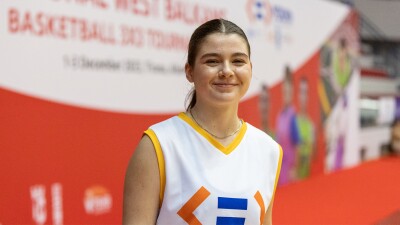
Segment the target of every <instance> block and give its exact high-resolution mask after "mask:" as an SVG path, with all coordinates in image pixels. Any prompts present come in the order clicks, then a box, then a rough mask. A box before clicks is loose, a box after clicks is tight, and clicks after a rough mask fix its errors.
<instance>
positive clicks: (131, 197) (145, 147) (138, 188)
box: [123, 135, 160, 225]
mask: <svg viewBox="0 0 400 225" xmlns="http://www.w3.org/2000/svg"><path fill="white" fill-rule="evenodd" d="M159 194H160V174H159V170H158V163H157V156H156V152H155V149H154V146H153V143H152V141H151V139H150V138H149V137H148V136H147V135H144V136H143V138H142V139H141V140H140V142H139V145H138V146H137V148H136V150H135V152H134V154H133V156H132V158H131V160H130V162H129V165H128V168H127V171H126V175H125V185H124V200H123V201H124V203H123V224H126V225H128V224H129V225H143V224H146V225H147V224H149V225H150V224H156V220H157V216H158V210H159V204H160V203H159V200H160V199H159V196H160V195H159Z"/></svg>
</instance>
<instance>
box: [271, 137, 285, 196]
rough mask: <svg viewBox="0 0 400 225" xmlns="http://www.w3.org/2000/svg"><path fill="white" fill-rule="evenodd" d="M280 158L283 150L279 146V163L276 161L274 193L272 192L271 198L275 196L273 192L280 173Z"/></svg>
mask: <svg viewBox="0 0 400 225" xmlns="http://www.w3.org/2000/svg"><path fill="white" fill-rule="evenodd" d="M282 157H283V150H282V146H281V145H279V161H278V168H276V175H275V185H274V192H272V198H274V196H275V190H276V186H277V184H278V180H279V174H280V173H281V166H282Z"/></svg>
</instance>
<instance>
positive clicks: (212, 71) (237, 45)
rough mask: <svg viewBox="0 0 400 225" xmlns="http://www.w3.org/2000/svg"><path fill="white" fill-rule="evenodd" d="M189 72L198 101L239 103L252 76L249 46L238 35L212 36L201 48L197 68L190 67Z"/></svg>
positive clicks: (217, 34) (188, 76) (220, 34)
mask: <svg viewBox="0 0 400 225" xmlns="http://www.w3.org/2000/svg"><path fill="white" fill-rule="evenodd" d="M185 71H186V77H187V79H188V80H189V82H193V83H194V86H195V89H196V98H197V101H202V102H207V103H208V104H213V105H222V104H231V103H239V100H240V99H241V98H242V97H243V96H244V94H245V93H246V91H247V89H248V88H249V85H250V80H251V76H252V65H251V62H250V58H249V51H248V49H247V45H246V42H245V40H244V39H243V38H242V37H240V36H239V35H237V34H222V33H214V34H210V35H208V36H207V37H206V38H205V39H204V40H203V42H202V43H201V45H200V46H199V48H198V53H197V55H196V58H195V62H194V65H193V66H189V65H186V67H185Z"/></svg>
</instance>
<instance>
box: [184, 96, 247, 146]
mask: <svg viewBox="0 0 400 225" xmlns="http://www.w3.org/2000/svg"><path fill="white" fill-rule="evenodd" d="M190 111H191V116H192V117H193V119H194V120H195V122H197V123H198V125H199V126H200V127H202V128H203V129H205V130H206V131H207V132H209V133H211V135H212V136H214V137H215V136H217V137H229V136H233V135H231V134H235V131H237V130H238V129H239V128H240V126H241V122H240V119H239V118H238V115H237V112H238V106H237V105H234V106H228V107H210V106H209V105H207V106H204V105H203V104H201V102H197V103H196V105H195V106H194V107H193V108H192V109H191V110H190ZM219 139H224V138H219Z"/></svg>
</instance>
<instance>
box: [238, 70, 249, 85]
mask: <svg viewBox="0 0 400 225" xmlns="http://www.w3.org/2000/svg"><path fill="white" fill-rule="evenodd" d="M235 72H236V74H237V75H238V77H239V78H240V79H241V80H242V82H243V83H244V82H247V83H248V82H250V80H251V77H252V73H251V72H252V71H251V69H250V68H237V69H236V71H235Z"/></svg>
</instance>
